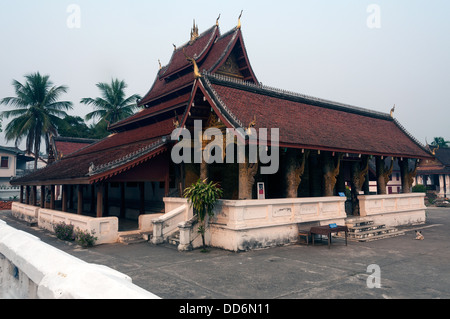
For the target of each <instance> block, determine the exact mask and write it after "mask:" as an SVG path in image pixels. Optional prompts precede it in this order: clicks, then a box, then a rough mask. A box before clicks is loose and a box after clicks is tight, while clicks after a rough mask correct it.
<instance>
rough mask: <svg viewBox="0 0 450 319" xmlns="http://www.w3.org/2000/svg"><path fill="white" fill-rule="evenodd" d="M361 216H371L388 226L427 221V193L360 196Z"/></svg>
mask: <svg viewBox="0 0 450 319" xmlns="http://www.w3.org/2000/svg"><path fill="white" fill-rule="evenodd" d="M358 199H359V206H360V215H361V217H370V218H372V219H374V220H376V221H377V223H382V224H385V225H387V226H400V225H415V224H423V223H425V222H426V212H425V210H426V206H425V194H423V193H410V194H396V195H370V196H359V197H358Z"/></svg>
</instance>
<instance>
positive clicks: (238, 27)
mask: <svg viewBox="0 0 450 319" xmlns="http://www.w3.org/2000/svg"><path fill="white" fill-rule="evenodd" d="M243 11H244V10H241V14H240V15H239V18H238V25H237V27H236V29H240V28H241V26H242V24H241V17H242V12H243Z"/></svg>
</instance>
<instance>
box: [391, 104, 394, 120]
mask: <svg viewBox="0 0 450 319" xmlns="http://www.w3.org/2000/svg"><path fill="white" fill-rule="evenodd" d="M394 112H395V104H394V107H393V108H392V109H391V117H392V118H394Z"/></svg>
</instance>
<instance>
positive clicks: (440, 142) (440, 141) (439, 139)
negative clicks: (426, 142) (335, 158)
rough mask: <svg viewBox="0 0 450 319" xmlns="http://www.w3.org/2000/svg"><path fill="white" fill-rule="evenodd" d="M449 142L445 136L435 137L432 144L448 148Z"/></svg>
mask: <svg viewBox="0 0 450 319" xmlns="http://www.w3.org/2000/svg"><path fill="white" fill-rule="evenodd" d="M449 143H450V141H446V140H445V139H444V138H443V137H435V138H434V139H433V142H431V145H432V146H435V147H438V146H439V148H447V147H448V144H449Z"/></svg>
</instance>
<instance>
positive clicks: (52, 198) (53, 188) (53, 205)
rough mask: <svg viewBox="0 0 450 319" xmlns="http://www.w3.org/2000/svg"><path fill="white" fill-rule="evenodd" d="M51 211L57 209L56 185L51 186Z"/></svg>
mask: <svg viewBox="0 0 450 319" xmlns="http://www.w3.org/2000/svg"><path fill="white" fill-rule="evenodd" d="M50 209H52V210H54V209H55V185H50Z"/></svg>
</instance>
